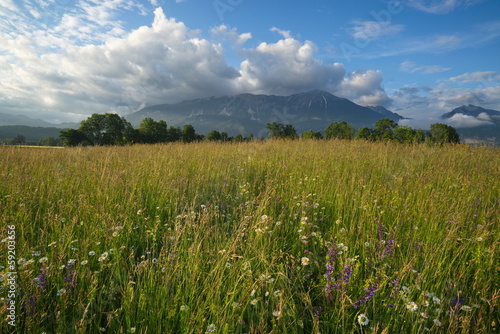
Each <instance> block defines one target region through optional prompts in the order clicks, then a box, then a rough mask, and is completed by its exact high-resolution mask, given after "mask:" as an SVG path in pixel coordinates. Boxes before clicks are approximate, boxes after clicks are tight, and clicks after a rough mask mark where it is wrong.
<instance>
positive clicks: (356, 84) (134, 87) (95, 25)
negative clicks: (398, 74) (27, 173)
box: [0, 0, 388, 121]
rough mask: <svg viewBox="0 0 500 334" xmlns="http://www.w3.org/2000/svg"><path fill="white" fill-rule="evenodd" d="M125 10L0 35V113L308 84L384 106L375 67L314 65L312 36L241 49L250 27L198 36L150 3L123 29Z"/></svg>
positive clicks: (113, 107)
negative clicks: (145, 20)
mask: <svg viewBox="0 0 500 334" xmlns="http://www.w3.org/2000/svg"><path fill="white" fill-rule="evenodd" d="M99 6H107V7H99ZM120 6H122V7H120ZM133 6H136V5H135V4H134V3H133V2H132V1H128V0H127V1H126V0H116V1H112V2H110V3H109V4H108V5H105V4H104V3H99V4H95V3H94V2H85V1H82V2H79V3H78V6H77V7H75V9H74V10H72V11H68V12H67V13H62V14H61V15H60V17H59V21H58V24H57V25H53V26H52V27H51V28H48V29H44V28H43V27H42V26H41V25H38V26H36V27H31V28H30V29H31V30H30V33H29V34H28V33H24V32H23V31H19V32H17V33H11V34H5V33H0V76H1V77H2V80H1V81H0V108H1V109H2V111H4V112H10V113H15V114H26V115H28V116H32V117H36V118H40V113H43V115H44V118H45V119H47V120H49V121H58V120H59V121H67V120H68V121H78V120H81V119H83V118H85V117H86V116H88V115H90V114H92V113H95V112H97V113H103V112H118V113H120V114H127V113H130V112H133V111H135V110H138V109H140V108H142V107H144V106H146V105H154V104H160V103H176V102H180V101H182V100H186V99H192V98H200V97H208V96H222V95H232V94H238V93H262V94H277V95H288V94H293V93H297V92H302V91H307V90H312V89H324V90H327V91H330V92H332V93H334V94H336V95H339V96H341V97H347V98H351V99H353V100H354V101H355V102H358V103H361V104H365V105H367V104H370V105H380V104H382V105H384V104H387V102H388V97H387V94H386V93H385V90H384V88H383V87H382V81H383V75H382V73H381V72H379V71H359V72H354V73H350V74H349V75H347V76H346V69H345V68H344V65H343V64H340V63H324V62H322V61H321V60H319V58H318V56H317V54H318V49H317V47H316V45H315V44H314V43H313V42H311V41H299V40H297V39H295V38H293V37H292V34H291V33H290V32H289V31H283V30H280V29H278V28H272V29H273V31H276V32H278V33H279V34H281V36H282V39H280V40H278V41H277V42H275V43H260V44H259V45H258V46H256V47H253V48H247V49H242V47H243V44H244V43H245V42H246V41H248V40H249V39H250V38H251V37H252V36H251V34H250V33H243V34H240V33H238V32H237V31H236V29H231V28H229V27H227V26H226V25H221V26H218V27H215V28H213V29H212V30H211V36H212V39H206V38H202V37H201V33H199V32H196V31H193V30H190V29H189V28H188V27H187V26H186V25H185V24H184V23H182V22H179V21H177V20H175V19H173V18H168V17H167V16H166V15H165V13H164V12H163V10H162V9H161V8H157V9H156V10H155V11H154V18H153V22H152V24H151V25H150V26H142V27H140V28H137V29H135V30H132V31H128V32H127V31H125V30H124V28H123V26H122V24H121V23H120V22H119V21H116V20H115V19H114V15H115V14H116V11H118V10H125V9H126V8H129V9H130V8H135V9H134V10H137V9H138V7H133ZM94 7H95V8H101V9H102V10H103V11H104V12H103V13H97V12H96V11H95V8H94ZM124 8H125V9H124ZM139 11H140V10H139ZM27 24H29V23H27ZM221 40H224V41H226V42H227V41H229V42H230V43H231V44H232V46H233V47H235V48H236V49H238V51H239V53H238V54H239V55H240V56H241V57H242V61H241V62H240V64H239V65H237V66H230V65H228V63H227V61H226V58H225V53H224V47H223V44H222V43H221Z"/></svg>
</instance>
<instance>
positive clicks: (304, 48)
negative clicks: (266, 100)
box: [237, 38, 345, 94]
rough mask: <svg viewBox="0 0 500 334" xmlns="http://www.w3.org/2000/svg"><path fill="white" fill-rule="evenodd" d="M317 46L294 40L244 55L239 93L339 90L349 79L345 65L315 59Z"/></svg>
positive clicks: (246, 51) (257, 49)
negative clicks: (343, 81)
mask: <svg viewBox="0 0 500 334" xmlns="http://www.w3.org/2000/svg"><path fill="white" fill-rule="evenodd" d="M316 52H317V49H316V46H315V45H314V44H313V43H312V42H310V41H306V42H304V43H302V42H300V41H298V40H295V39H293V38H287V39H282V40H280V41H278V42H277V43H270V44H268V43H261V44H260V45H259V46H257V47H256V48H255V49H247V50H245V51H244V52H243V54H244V55H245V56H246V58H247V59H246V60H244V61H243V62H242V63H241V65H240V68H241V77H240V78H238V79H237V85H238V90H239V91H247V92H255V93H272V94H290V93H295V92H297V91H304V90H310V89H328V90H333V89H335V88H336V87H337V86H338V85H339V84H340V83H341V81H342V79H343V77H344V75H345V69H344V66H343V65H342V64H331V65H329V64H323V63H322V62H321V61H319V60H318V59H316V58H315V57H314V55H315V53H316Z"/></svg>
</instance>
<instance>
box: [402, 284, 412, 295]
mask: <svg viewBox="0 0 500 334" xmlns="http://www.w3.org/2000/svg"><path fill="white" fill-rule="evenodd" d="M402 289H403V293H405V294H410V293H411V290H410V289H409V288H408V287H407V286H404V285H403V287H402Z"/></svg>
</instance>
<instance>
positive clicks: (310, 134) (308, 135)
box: [301, 130, 323, 139]
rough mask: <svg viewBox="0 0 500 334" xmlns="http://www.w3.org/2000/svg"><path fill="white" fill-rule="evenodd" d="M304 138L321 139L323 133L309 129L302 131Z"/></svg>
mask: <svg viewBox="0 0 500 334" xmlns="http://www.w3.org/2000/svg"><path fill="white" fill-rule="evenodd" d="M301 138H302V139H321V138H323V135H322V134H321V132H320V131H313V130H307V131H304V132H302V136H301Z"/></svg>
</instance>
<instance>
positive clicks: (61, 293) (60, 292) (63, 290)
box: [57, 288, 66, 296]
mask: <svg viewBox="0 0 500 334" xmlns="http://www.w3.org/2000/svg"><path fill="white" fill-rule="evenodd" d="M65 293H66V289H64V288H62V289H59V290H58V291H57V295H58V296H61V295H64V294H65Z"/></svg>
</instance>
